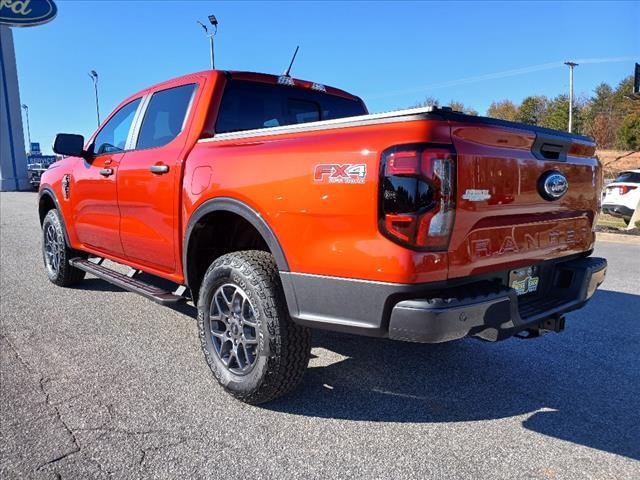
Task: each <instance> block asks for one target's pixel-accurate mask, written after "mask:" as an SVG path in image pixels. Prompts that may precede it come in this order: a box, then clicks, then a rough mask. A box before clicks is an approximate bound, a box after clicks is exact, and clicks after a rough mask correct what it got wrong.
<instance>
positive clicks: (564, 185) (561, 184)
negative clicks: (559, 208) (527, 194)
mask: <svg viewBox="0 0 640 480" xmlns="http://www.w3.org/2000/svg"><path fill="white" fill-rule="evenodd" d="M538 190H539V191H540V195H542V197H543V198H545V199H547V200H557V199H559V198H560V197H562V196H563V195H564V194H565V193H567V190H569V182H568V181H567V177H565V176H564V175H562V174H561V173H560V172H555V171H549V172H545V173H544V174H543V175H542V176H541V177H540V181H539V183H538Z"/></svg>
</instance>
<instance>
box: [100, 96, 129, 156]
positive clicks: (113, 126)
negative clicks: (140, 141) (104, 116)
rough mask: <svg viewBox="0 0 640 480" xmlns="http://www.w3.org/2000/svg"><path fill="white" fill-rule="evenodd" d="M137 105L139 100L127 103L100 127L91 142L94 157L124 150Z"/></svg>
mask: <svg viewBox="0 0 640 480" xmlns="http://www.w3.org/2000/svg"><path fill="white" fill-rule="evenodd" d="M138 105H140V99H139V98H137V99H135V100H134V101H132V102H129V103H127V104H126V105H125V106H124V107H122V108H121V109H120V110H118V111H117V112H116V113H115V114H114V115H113V116H112V117H111V118H110V119H109V121H108V122H107V123H105V124H104V125H103V126H102V128H101V129H100V132H98V135H96V138H95V140H94V141H93V145H94V147H93V151H94V153H95V154H96V155H101V154H103V153H115V152H121V151H122V150H124V147H125V145H126V143H127V137H128V136H129V130H130V129H131V124H132V123H133V117H134V116H135V114H136V110H137V109H138Z"/></svg>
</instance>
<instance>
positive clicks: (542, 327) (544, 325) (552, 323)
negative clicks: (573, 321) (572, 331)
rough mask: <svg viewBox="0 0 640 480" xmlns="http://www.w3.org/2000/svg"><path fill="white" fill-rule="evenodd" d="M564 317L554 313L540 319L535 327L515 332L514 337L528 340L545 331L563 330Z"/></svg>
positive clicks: (557, 331) (558, 331)
mask: <svg viewBox="0 0 640 480" xmlns="http://www.w3.org/2000/svg"><path fill="white" fill-rule="evenodd" d="M564 321H565V317H564V316H563V315H554V316H551V317H548V318H545V319H544V320H542V321H540V323H539V324H538V327H537V328H527V329H526V330H523V331H522V332H518V333H516V334H515V335H514V336H515V337H516V338H521V339H523V340H528V339H530V338H537V337H540V336H542V335H544V334H545V333H549V332H556V333H560V332H562V331H563V330H564Z"/></svg>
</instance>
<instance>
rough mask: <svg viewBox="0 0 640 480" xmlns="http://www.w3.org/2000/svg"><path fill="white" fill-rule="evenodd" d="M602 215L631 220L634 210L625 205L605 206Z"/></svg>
mask: <svg viewBox="0 0 640 480" xmlns="http://www.w3.org/2000/svg"><path fill="white" fill-rule="evenodd" d="M602 213H606V214H608V215H613V216H614V217H625V218H631V216H632V215H633V210H632V209H630V208H629V207H627V206H625V205H614V204H603V205H602Z"/></svg>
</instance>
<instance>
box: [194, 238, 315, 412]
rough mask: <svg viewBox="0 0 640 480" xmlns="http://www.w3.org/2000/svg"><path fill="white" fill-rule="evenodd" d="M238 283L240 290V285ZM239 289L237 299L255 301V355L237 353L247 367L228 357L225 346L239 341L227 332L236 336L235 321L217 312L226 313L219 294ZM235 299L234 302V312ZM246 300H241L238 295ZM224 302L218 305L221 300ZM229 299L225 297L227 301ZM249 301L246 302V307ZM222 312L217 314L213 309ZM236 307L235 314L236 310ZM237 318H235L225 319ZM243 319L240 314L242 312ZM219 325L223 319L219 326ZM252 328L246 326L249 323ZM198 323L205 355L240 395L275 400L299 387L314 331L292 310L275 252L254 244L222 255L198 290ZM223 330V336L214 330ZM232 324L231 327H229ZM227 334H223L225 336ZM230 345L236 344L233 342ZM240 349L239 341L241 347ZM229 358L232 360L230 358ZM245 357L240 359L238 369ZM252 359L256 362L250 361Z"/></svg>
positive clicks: (225, 385) (216, 372)
mask: <svg viewBox="0 0 640 480" xmlns="http://www.w3.org/2000/svg"><path fill="white" fill-rule="evenodd" d="M234 288H235V290H234ZM224 289H227V290H226V291H227V292H229V291H230V292H233V293H231V295H232V296H233V298H234V299H235V298H236V297H235V295H236V292H239V293H237V294H238V296H239V297H238V298H240V297H241V298H242V299H244V300H242V301H243V302H244V301H246V300H248V301H249V302H250V305H249V307H247V308H251V311H252V313H251V318H252V322H253V323H252V325H254V327H252V332H253V333H252V334H251V335H250V338H253V339H254V342H253V343H257V346H252V347H251V348H254V349H255V350H254V355H247V353H246V350H245V353H244V355H242V354H241V353H237V354H236V358H237V355H241V356H244V357H245V360H248V359H249V358H250V357H251V358H253V364H251V362H250V361H245V362H244V363H245V367H246V368H247V369H248V371H247V372H246V373H238V372H237V371H234V369H233V368H232V365H233V363H232V362H233V360H230V359H231V358H232V355H229V356H228V357H227V358H226V359H225V358H224V355H223V353H224V351H225V349H226V351H227V352H228V351H229V348H232V347H233V342H231V343H224V346H225V347H226V348H223V346H222V345H223V341H224V342H229V340H228V339H227V337H229V338H233V337H232V332H231V331H230V330H231V327H229V326H228V325H230V323H228V324H225V323H223V322H221V321H218V320H212V318H214V319H215V318H220V314H221V311H222V309H220V311H218V310H217V309H218V308H219V307H217V306H215V304H216V301H215V299H214V295H215V296H216V298H217V299H218V302H219V303H220V301H219V299H220V298H223V297H221V295H224V294H221V292H223V291H224ZM233 302H234V300H231V301H230V302H229V303H228V306H229V312H231V310H232V308H231V305H232V304H233ZM238 302H240V300H238ZM219 303H218V305H219ZM222 303H224V302H222ZM244 306H245V303H243V306H242V307H240V308H241V309H243V308H245V307H244ZM212 312H213V313H217V315H213V316H212ZM231 314H232V313H230V314H229V315H231ZM225 320H226V321H228V322H231V319H230V318H226V319H225ZM236 321H237V322H240V317H237V316H236ZM219 325H222V326H221V327H219ZM238 325H239V324H238V323H237V324H236V328H235V331H234V333H233V335H236V338H237V339H238V341H239V342H242V338H244V337H243V335H244V333H243V330H242V327H240V333H238V328H237V327H238ZM245 328H246V327H245ZM198 329H199V335H200V342H201V345H202V350H203V352H204V356H205V359H206V361H207V363H208V364H209V367H210V368H211V371H212V372H213V375H214V376H215V378H216V379H217V380H218V382H219V383H220V385H221V386H222V387H223V388H224V389H225V390H226V391H227V392H229V393H230V394H231V395H233V396H234V397H235V398H237V399H239V400H241V401H243V402H245V403H249V404H254V405H255V404H259V403H264V402H268V401H271V400H274V399H276V398H278V397H281V396H282V395H285V394H287V393H289V392H290V391H291V390H293V389H294V388H295V387H296V386H297V385H298V384H299V383H300V381H301V380H302V377H303V376H304V372H305V370H306V368H307V364H308V363H309V356H310V353H311V332H310V330H309V329H308V328H306V327H303V326H300V325H297V324H295V323H294V322H293V321H292V320H291V318H290V316H289V313H288V310H287V306H286V302H285V298H284V292H283V290H282V284H281V282H280V276H279V274H278V269H277V267H276V264H275V262H274V260H273V257H272V256H271V255H270V254H269V253H267V252H263V251H257V250H249V251H242V252H234V253H229V254H226V255H223V256H221V257H219V258H217V259H216V260H215V261H214V262H213V263H212V264H211V266H210V267H209V269H208V270H207V272H206V273H205V275H204V279H203V281H202V285H201V287H200V292H199V296H198ZM214 330H215V331H216V332H217V336H216V335H214V334H213V333H212V331H214ZM226 330H229V331H228V332H227V331H226ZM238 335H239V336H238ZM220 338H222V340H220ZM228 345H231V347H229V346H228ZM238 349H239V347H238ZM225 361H226V362H228V364H225ZM240 363H241V362H240V360H239V359H238V360H237V362H236V364H237V365H238V368H237V369H236V370H238V369H239V368H240V367H239V365H240ZM250 364H251V365H250Z"/></svg>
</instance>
